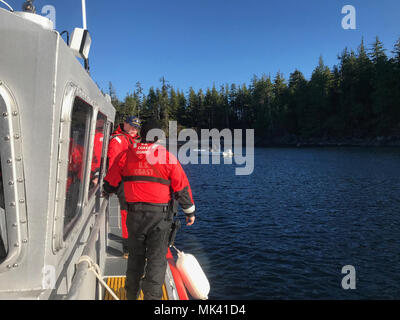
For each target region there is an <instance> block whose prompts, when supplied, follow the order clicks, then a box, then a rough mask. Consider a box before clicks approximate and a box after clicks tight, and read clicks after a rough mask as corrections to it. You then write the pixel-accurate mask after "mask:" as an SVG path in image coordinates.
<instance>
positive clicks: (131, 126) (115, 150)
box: [107, 116, 141, 259]
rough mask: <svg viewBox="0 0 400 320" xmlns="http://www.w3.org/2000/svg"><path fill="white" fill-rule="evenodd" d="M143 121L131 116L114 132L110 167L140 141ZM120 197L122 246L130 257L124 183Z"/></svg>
mask: <svg viewBox="0 0 400 320" xmlns="http://www.w3.org/2000/svg"><path fill="white" fill-rule="evenodd" d="M140 127H141V122H140V120H139V118H137V117H135V116H129V117H127V118H126V119H125V121H124V123H121V124H120V125H119V126H118V128H117V130H115V132H114V133H113V134H112V137H111V140H110V144H109V147H108V154H107V157H108V168H111V167H112V166H113V164H114V161H115V159H116V158H117V157H118V156H119V155H120V154H121V153H122V152H124V151H126V150H128V147H129V146H130V145H133V144H134V143H136V142H138V141H140V136H139V130H140ZM117 196H118V199H119V207H120V213H121V226H122V248H123V254H124V258H125V259H127V258H128V229H127V227H126V217H127V214H128V211H127V210H128V207H127V205H126V201H125V195H124V187H123V185H122V183H121V184H120V187H119V189H118V192H117Z"/></svg>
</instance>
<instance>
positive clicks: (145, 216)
mask: <svg viewBox="0 0 400 320" xmlns="http://www.w3.org/2000/svg"><path fill="white" fill-rule="evenodd" d="M167 211H168V210H167V207H160V206H153V205H148V204H129V205H128V217H127V220H126V225H127V227H128V234H129V240H128V246H129V258H128V269H127V271H126V286H125V288H126V292H127V298H128V300H136V299H137V297H138V294H139V292H140V289H142V290H143V293H144V299H145V300H161V298H162V285H163V283H164V279H165V272H166V268H167V259H166V257H165V256H166V254H167V249H168V237H169V233H170V230H171V224H172V217H169V214H168V212H167Z"/></svg>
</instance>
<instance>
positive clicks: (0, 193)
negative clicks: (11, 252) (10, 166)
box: [0, 155, 7, 263]
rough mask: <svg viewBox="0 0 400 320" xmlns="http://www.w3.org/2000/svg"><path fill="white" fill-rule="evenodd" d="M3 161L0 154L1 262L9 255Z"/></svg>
mask: <svg viewBox="0 0 400 320" xmlns="http://www.w3.org/2000/svg"><path fill="white" fill-rule="evenodd" d="M1 166H2V162H1V155H0V263H1V262H2V260H3V259H4V258H5V257H6V255H7V250H6V240H7V238H6V212H5V205H4V204H5V200H4V187H3V174H2V168H1Z"/></svg>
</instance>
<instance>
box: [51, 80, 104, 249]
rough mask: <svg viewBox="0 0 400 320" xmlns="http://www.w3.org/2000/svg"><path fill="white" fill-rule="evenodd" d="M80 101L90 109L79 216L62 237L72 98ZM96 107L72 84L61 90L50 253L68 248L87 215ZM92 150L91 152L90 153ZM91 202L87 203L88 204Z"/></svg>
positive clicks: (73, 100) (73, 101)
mask: <svg viewBox="0 0 400 320" xmlns="http://www.w3.org/2000/svg"><path fill="white" fill-rule="evenodd" d="M77 98H78V99H80V100H82V101H83V102H84V103H85V104H87V105H88V106H89V107H90V120H89V125H88V126H87V127H86V129H85V146H84V148H85V156H84V159H83V161H82V165H83V170H84V171H83V173H84V175H83V177H82V180H83V186H82V187H81V188H80V190H79V202H78V203H81V209H80V213H78V214H77V215H76V216H75V217H74V218H73V219H72V220H71V222H70V230H68V232H67V233H66V234H65V232H64V231H65V230H64V214H65V202H66V194H67V193H66V186H67V178H68V165H69V161H68V156H69V148H70V133H71V123H72V111H73V108H74V103H75V100H76V99H77ZM97 112H98V107H97V106H96V104H95V103H94V102H93V101H91V100H90V99H89V97H88V96H87V95H86V94H85V93H84V92H83V91H82V90H81V89H80V88H78V87H77V86H76V85H75V84H73V83H69V84H68V85H67V87H66V89H65V93H64V99H63V102H62V106H61V119H60V133H59V148H58V155H57V159H58V165H57V179H56V182H57V186H56V199H55V209H54V223H53V244H52V248H53V253H55V254H56V253H57V252H59V251H61V250H62V249H64V248H66V247H68V245H69V243H71V242H73V241H74V239H75V238H76V236H77V233H78V232H79V228H78V226H79V225H80V224H81V222H82V221H83V220H86V218H87V216H88V214H89V213H88V212H87V211H88V210H85V208H86V207H87V206H88V203H89V201H88V190H89V180H90V170H88V166H90V165H91V163H92V157H93V145H94V133H93V132H94V130H95V125H96V124H95V121H93V119H97ZM91 151H92V152H91ZM90 202H91V201H90Z"/></svg>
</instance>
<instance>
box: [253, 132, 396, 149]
mask: <svg viewBox="0 0 400 320" xmlns="http://www.w3.org/2000/svg"><path fill="white" fill-rule="evenodd" d="M255 145H256V147H297V148H305V147H400V136H387V137H384V136H380V137H369V138H327V137H324V138H308V139H304V138H299V137H297V136H294V135H292V136H284V137H279V138H268V139H257V138H256V141H255Z"/></svg>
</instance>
